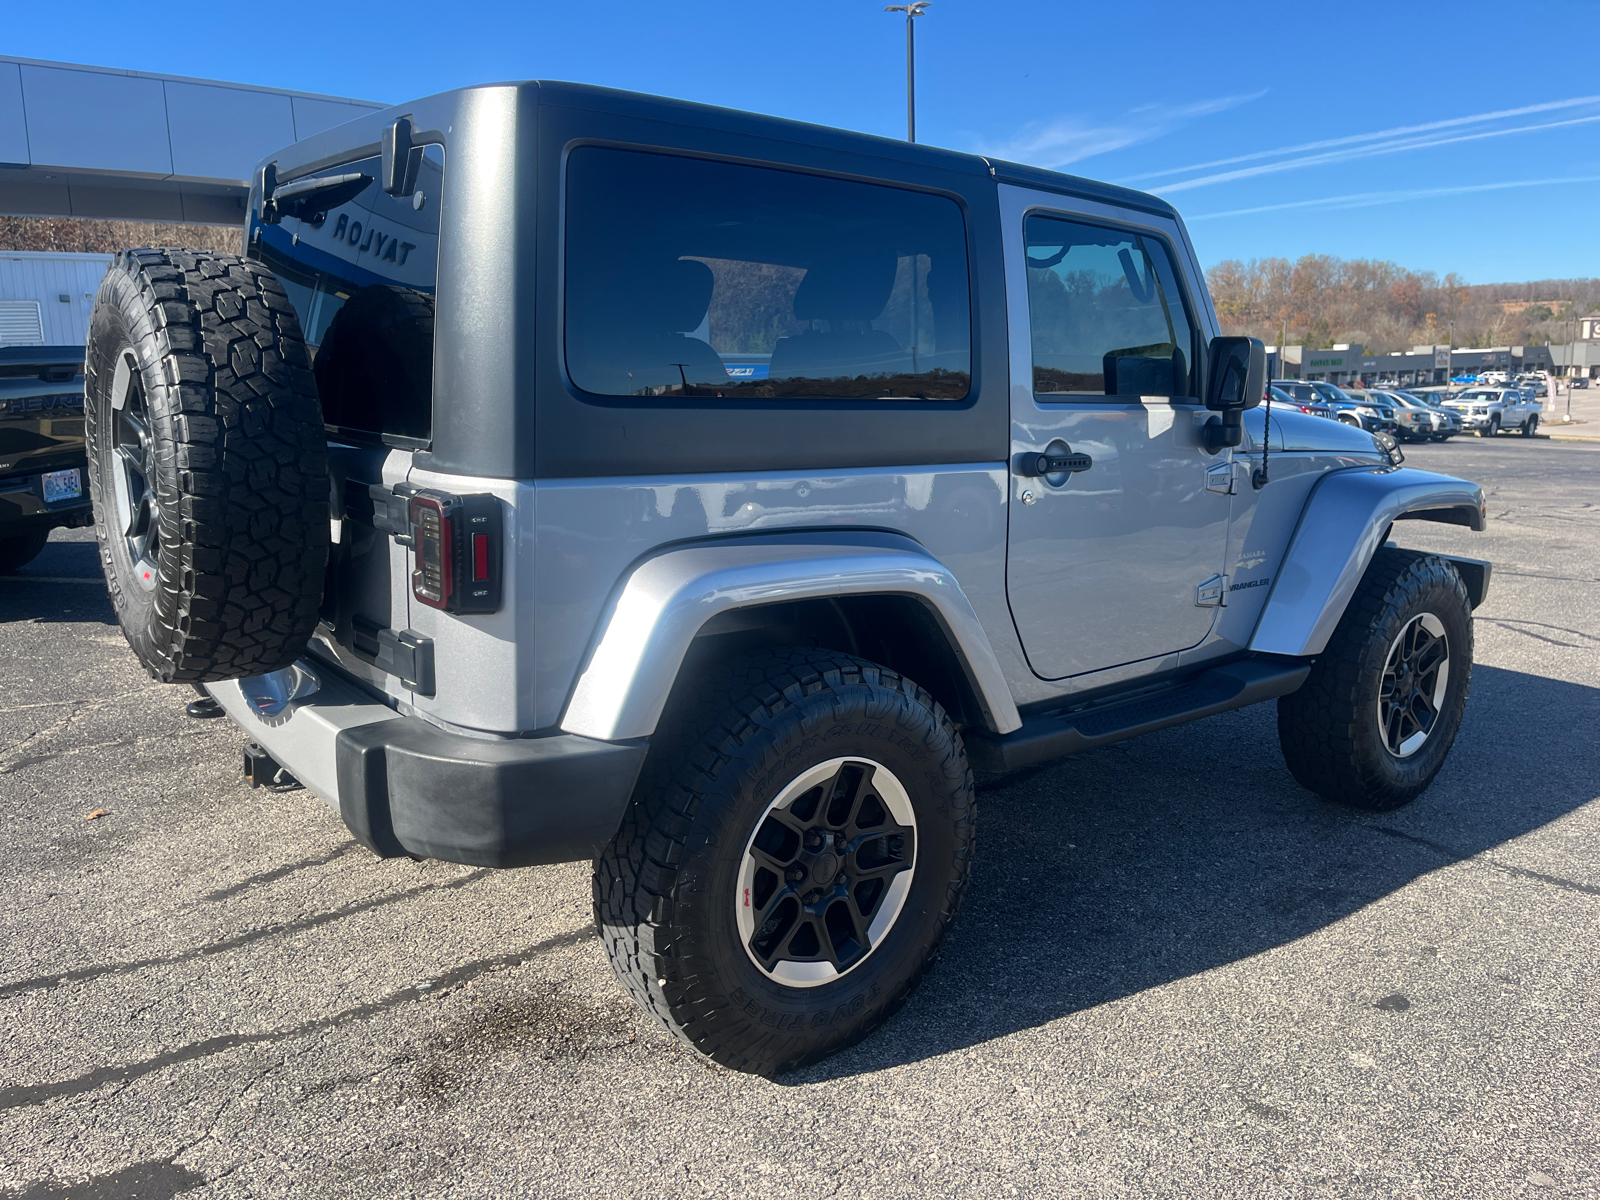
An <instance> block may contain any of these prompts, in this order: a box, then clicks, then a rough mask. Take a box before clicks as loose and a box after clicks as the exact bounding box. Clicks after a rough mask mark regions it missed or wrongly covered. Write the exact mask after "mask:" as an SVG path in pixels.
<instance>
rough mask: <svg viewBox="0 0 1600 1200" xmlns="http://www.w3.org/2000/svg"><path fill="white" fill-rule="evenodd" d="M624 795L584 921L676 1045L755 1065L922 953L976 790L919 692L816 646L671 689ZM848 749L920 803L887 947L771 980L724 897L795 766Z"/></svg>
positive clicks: (831, 1045) (777, 1056) (790, 1058)
mask: <svg viewBox="0 0 1600 1200" xmlns="http://www.w3.org/2000/svg"><path fill="white" fill-rule="evenodd" d="M668 713H669V714H671V716H670V718H669V719H667V720H665V721H664V722H663V727H662V729H661V730H660V732H658V734H657V735H656V737H655V738H654V739H653V742H652V746H651V753H650V758H649V760H648V761H647V763H646V766H645V769H644V773H643V775H642V777H641V780H640V784H639V787H638V789H637V790H636V792H635V797H634V800H633V803H632V804H631V806H630V808H629V810H628V812H627V814H626V816H625V817H624V818H623V822H622V826H621V828H620V830H619V831H618V833H617V835H616V838H615V840H614V841H612V843H611V844H610V846H608V847H607V848H606V849H605V850H604V851H603V852H602V853H601V854H600V856H599V857H598V858H597V859H596V860H595V864H594V911H595V923H596V925H597V926H598V927H599V929H600V933H601V937H602V939H603V941H604V943H605V949H606V954H607V956H608V957H609V958H610V960H611V966H612V968H613V969H614V970H615V971H616V973H617V977H618V978H619V979H620V980H621V981H622V984H623V986H624V987H625V988H626V989H627V991H628V993H629V994H630V995H631V996H632V997H633V999H634V1000H635V1001H636V1002H637V1003H638V1004H639V1006H640V1007H641V1008H642V1009H643V1010H644V1011H645V1012H646V1013H648V1014H649V1015H651V1016H653V1017H655V1018H656V1019H657V1020H659V1021H660V1022H661V1023H662V1025H664V1026H665V1027H666V1028H667V1029H668V1030H669V1031H671V1032H672V1033H673V1034H674V1035H675V1036H676V1037H677V1038H678V1039H679V1040H680V1041H682V1042H683V1043H684V1044H685V1045H687V1046H689V1047H691V1048H692V1049H694V1050H695V1051H696V1052H697V1053H699V1054H702V1055H704V1056H705V1057H707V1058H709V1059H711V1060H712V1061H714V1062H717V1063H720V1064H722V1065H723V1066H726V1067H730V1068H732V1069H735V1070H739V1071H747V1072H751V1073H754V1074H760V1075H773V1074H776V1073H778V1072H781V1071H784V1070H787V1069H791V1068H794V1067H798V1066H803V1065H804V1064H806V1063H809V1062H813V1061H815V1060H817V1059H820V1058H824V1057H826V1056H827V1055H829V1054H832V1053H834V1052H836V1051H838V1050H840V1049H842V1048H843V1047H845V1046H848V1045H850V1044H851V1043H853V1042H855V1041H857V1040H859V1039H860V1038H862V1037H864V1036H866V1034H867V1033H869V1032H870V1031H871V1030H872V1029H873V1028H875V1027H876V1026H878V1025H879V1024H880V1023H882V1022H883V1021H884V1019H885V1018H887V1017H888V1016H889V1015H890V1014H891V1013H893V1012H894V1011H895V1010H896V1009H897V1008H899V1006H900V1005H901V1004H902V1003H903V1002H904V1000H905V999H906V997H907V995H908V994H909V993H910V991H911V989H912V988H913V986H914V985H915V984H916V983H917V981H918V980H919V979H920V978H921V977H922V975H923V973H924V972H925V971H926V970H927V969H928V967H929V966H930V965H931V964H932V962H933V959H934V957H935V955H936V954H937V953H938V950H939V947H940V944H941V943H942V942H943V940H944V936H945V931H946V929H947V928H948V926H949V925H950V922H951V921H952V920H953V919H954V917H955V915H956V911H957V909H959V908H960V906H961V900H962V896H963V894H964V893H965V890H966V885H967V876H968V873H969V870H970V867H971V859H972V848H973V826H974V819H975V791H974V786H973V780H972V772H971V770H970V769H969V767H968V765H967V756H966V751H965V748H964V747H963V745H962V742H961V737H960V734H959V733H958V732H957V731H956V729H955V727H954V726H953V725H952V724H951V722H950V718H949V717H948V716H947V715H946V714H945V712H944V710H943V709H942V708H941V707H940V706H939V704H938V703H937V702H936V701H935V700H934V699H933V697H932V696H930V695H929V694H928V693H927V692H926V691H924V690H923V689H922V688H920V687H918V686H917V685H916V684H915V683H913V682H911V681H910V680H909V679H906V678H904V677H903V676H901V675H898V674H896V673H895V672H894V671H891V670H889V669H888V668H887V667H882V666H879V665H877V664H875V663H871V662H867V661H865V660H863V659H860V658H856V657H854V656H852V655H849V654H843V653H835V652H832V651H826V650H798V649H793V650H773V651H762V652H759V653H756V654H752V655H748V656H745V657H742V658H738V659H735V660H733V661H732V662H730V663H728V664H726V665H724V666H722V667H718V668H715V669H714V670H712V671H711V672H710V674H709V675H708V676H705V677H702V678H700V679H698V680H695V681H694V682H692V683H689V684H685V685H680V688H679V689H678V693H676V694H675V696H674V703H673V704H672V705H669V708H668ZM851 755H862V756H864V757H868V758H871V759H873V760H875V761H877V762H880V763H883V764H885V765H886V766H888V767H889V768H890V769H891V770H892V771H894V772H895V773H896V774H897V776H898V777H899V779H900V780H901V781H902V782H903V783H904V784H905V785H906V790H907V792H908V793H909V794H910V796H911V799H912V804H913V807H914V809H915V811H916V814H917V835H916V836H917V847H916V857H915V867H914V873H913V878H912V883H911V886H910V890H909V892H908V893H907V895H906V899H905V903H904V906H903V907H902V908H901V910H900V913H899V916H898V918H897V919H896V920H895V922H894V924H893V925H892V926H891V927H890V928H889V929H888V932H887V933H886V934H885V935H884V936H883V941H882V942H881V943H879V944H878V945H877V947H876V948H875V949H873V950H872V952H871V953H870V954H869V955H868V956H867V957H866V958H865V959H863V960H862V961H861V962H860V963H859V965H857V966H856V967H854V968H853V969H852V970H850V971H848V972H847V973H845V974H843V975H841V976H839V977H837V978H834V979H831V980H830V981H828V982H826V983H823V984H820V985H817V986H811V987H791V986H786V985H784V984H782V983H779V982H777V981H776V980H774V979H772V978H771V977H769V976H768V975H766V974H765V973H763V972H762V971H761V970H759V969H758V968H757V967H756V966H755V964H754V963H753V962H752V961H751V959H750V957H749V955H748V954H747V953H746V950H745V946H744V944H743V942H742V941H741V940H740V937H739V934H738V931H737V926H736V920H735V902H734V895H735V890H736V886H737V883H736V880H737V877H738V875H737V873H738V870H739V864H740V862H741V860H742V856H743V854H744V848H745V846H746V844H747V842H748V841H749V839H750V837H751V835H752V833H753V832H754V831H755V828H756V824H757V822H759V821H760V820H761V816H762V814H763V813H764V812H765V811H766V807H767V805H768V804H769V803H770V802H771V801H772V799H773V798H774V797H775V796H777V795H779V793H780V791H781V789H782V788H783V787H784V786H785V785H786V784H788V783H789V782H790V781H791V780H793V779H795V778H796V777H797V776H799V775H800V774H801V773H802V772H803V771H805V770H806V769H807V768H808V767H809V766H813V765H815V764H817V763H821V762H826V761H829V760H832V759H834V758H838V757H840V756H851Z"/></svg>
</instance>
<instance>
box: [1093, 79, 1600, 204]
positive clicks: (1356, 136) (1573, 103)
mask: <svg viewBox="0 0 1600 1200" xmlns="http://www.w3.org/2000/svg"><path fill="white" fill-rule="evenodd" d="M1586 104H1600V96H1574V97H1573V98H1572V99H1570V100H1551V101H1549V102H1548V103H1545V104H1526V105H1523V106H1522V107H1521V108H1502V109H1500V110H1499V111H1497V112H1486V113H1476V114H1474V115H1472V116H1468V117H1450V118H1448V119H1446V120H1443V121H1430V122H1428V123H1427V124H1426V125H1400V126H1396V127H1395V128H1394V129H1380V130H1378V131H1377V132H1376V133H1353V134H1350V135H1349V136H1348V137H1337V138H1328V139H1326V140H1324V141H1320V142H1302V143H1301V144H1300V145H1298V146H1281V147H1279V148H1278V149H1276V150H1257V151H1255V152H1254V153H1252V154H1240V155H1238V156H1237V157H1235V158H1216V159H1212V160H1211V161H1210V162H1203V163H1191V164H1189V165H1188V166H1187V167H1169V168H1167V169H1166V170H1164V171H1146V172H1145V173H1144V174H1142V175H1129V176H1128V177H1127V178H1126V179H1124V180H1123V182H1124V183H1137V182H1138V181H1139V180H1141V179H1158V178H1160V177H1161V176H1163V175H1182V174H1183V173H1184V172H1186V171H1207V170H1210V169H1211V168H1212V167H1231V166H1233V165H1234V164H1235V163H1243V162H1256V161H1258V160H1260V159H1263V158H1277V157H1278V156H1279V155H1282V154H1303V153H1305V152H1306V151H1307V150H1328V149H1332V148H1333V147H1335V146H1350V145H1355V144H1357V143H1360V142H1378V141H1382V140H1383V139H1385V138H1395V137H1405V136H1407V135H1409V134H1414V133H1433V132H1436V131H1438V130H1440V129H1453V128H1458V127H1459V126H1462V125H1477V124H1481V123H1483V122H1484V121H1499V120H1503V119H1504V118H1506V117H1525V116H1527V115H1528V114H1530V113H1539V112H1553V111H1555V110H1557V109H1562V108H1581V107H1583V106H1584V105H1586Z"/></svg>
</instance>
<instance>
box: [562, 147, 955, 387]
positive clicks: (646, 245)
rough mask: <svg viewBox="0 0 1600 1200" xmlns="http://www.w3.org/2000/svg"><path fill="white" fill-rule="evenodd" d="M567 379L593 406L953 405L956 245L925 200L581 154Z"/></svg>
mask: <svg viewBox="0 0 1600 1200" xmlns="http://www.w3.org/2000/svg"><path fill="white" fill-rule="evenodd" d="M566 214H567V215H566V312H565V318H566V321H565V345H566V358H567V370H568V373H569V374H570V375H571V377H572V382H573V383H575V384H576V385H577V386H578V387H579V388H581V389H583V390H584V391H586V392H592V393H596V394H598V395H602V396H643V397H661V398H672V397H723V398H728V399H742V398H750V399H806V398H822V399H885V398H896V399H923V400H956V399H961V398H962V397H964V396H966V395H967V393H968V391H969V390H970V387H971V370H972V367H971V359H970V349H969V347H970V344H971V317H970V313H969V309H968V282H967V243H966V229H965V225H964V222H963V219H962V214H961V209H960V207H959V206H958V205H957V204H955V202H953V201H951V200H948V199H946V198H944V197H941V196H931V195H927V194H926V193H921V192H912V191H906V190H902V189H899V188H889V187H882V186H878V185H874V184H864V183H852V182H847V181H844V180H838V179H825V178H821V177H819V176H814V175H802V174H798V173H794V172H788V171H779V170H773V169H769V168H764V167H748V166H739V165H735V164H730V163H718V162H707V161H704V160H701V159H690V158H679V157H674V156H671V155H665V154H649V153H641V152H638V151H627V150H611V149H603V148H600V147H581V148H579V149H578V150H576V151H574V152H573V154H572V155H571V157H570V159H569V164H568V172H567V204H566Z"/></svg>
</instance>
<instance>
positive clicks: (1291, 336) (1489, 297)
mask: <svg viewBox="0 0 1600 1200" xmlns="http://www.w3.org/2000/svg"><path fill="white" fill-rule="evenodd" d="M1206 282H1207V284H1208V285H1209V286H1210V290H1211V298H1212V301H1213V303H1215V304H1216V307H1217V316H1218V318H1219V319H1220V320H1221V322H1222V324H1223V327H1224V329H1225V331H1226V332H1228V333H1231V334H1237V335H1247V336H1251V337H1259V338H1261V339H1262V340H1263V341H1265V342H1266V343H1267V344H1268V345H1275V344H1276V343H1277V342H1278V339H1279V338H1280V337H1281V336H1283V331H1284V328H1285V326H1287V328H1288V344H1289V345H1291V346H1292V345H1297V344H1298V345H1308V346H1313V347H1316V348H1318V349H1326V348H1327V347H1329V346H1332V345H1334V344H1335V343H1341V342H1348V343H1358V342H1359V343H1361V344H1362V345H1364V346H1366V347H1367V348H1368V349H1369V350H1371V351H1375V352H1378V353H1385V352H1391V351H1395V350H1405V349H1408V348H1410V347H1411V346H1414V345H1423V344H1434V345H1441V344H1443V343H1444V342H1445V341H1446V340H1448V339H1449V338H1450V337H1451V332H1450V331H1451V329H1452V328H1453V329H1454V344H1455V345H1457V346H1491V345H1544V344H1548V343H1550V342H1565V341H1570V340H1572V338H1573V336H1574V328H1573V322H1574V318H1575V317H1577V316H1581V315H1584V314H1587V313H1589V312H1593V311H1596V310H1597V309H1600V279H1545V280H1536V281H1532V282H1528V283H1488V284H1468V283H1466V282H1464V281H1463V280H1462V279H1461V277H1460V276H1459V275H1456V274H1454V273H1451V274H1449V275H1445V276H1444V277H1443V278H1441V277H1439V276H1438V275H1436V274H1434V273H1433V272H1432V271H1410V270H1407V269H1406V268H1404V267H1402V266H1400V265H1399V264H1397V263H1392V262H1383V261H1380V260H1377V259H1365V258H1356V259H1342V258H1335V257H1333V256H1332V255H1328V254H1308V255H1306V256H1305V257H1303V258H1300V259H1297V260H1296V261H1294V262H1290V261H1289V260H1288V259H1286V258H1252V259H1250V260H1248V261H1241V260H1239V259H1229V260H1228V261H1226V262H1221V263H1218V264H1217V265H1216V266H1214V267H1212V268H1211V270H1210V271H1208V272H1206Z"/></svg>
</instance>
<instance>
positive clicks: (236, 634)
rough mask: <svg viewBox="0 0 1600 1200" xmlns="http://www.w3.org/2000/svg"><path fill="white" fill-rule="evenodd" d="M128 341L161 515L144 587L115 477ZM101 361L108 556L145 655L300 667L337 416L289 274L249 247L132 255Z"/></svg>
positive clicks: (166, 673)
mask: <svg viewBox="0 0 1600 1200" xmlns="http://www.w3.org/2000/svg"><path fill="white" fill-rule="evenodd" d="M128 354H131V356H132V358H131V360H130V361H129V362H128V367H129V368H130V369H131V372H136V374H137V382H138V385H139V386H140V387H141V388H142V392H141V395H140V402H141V403H142V404H143V405H144V407H145V409H146V413H147V418H148V425H149V432H150V435H151V439H152V456H151V464H152V474H153V478H152V479H150V481H149V482H150V487H149V489H148V491H149V494H150V495H151V496H153V497H154V502H155V505H156V511H157V514H158V515H157V516H156V518H155V519H154V521H153V524H154V526H155V528H156V530H157V532H158V536H159V549H158V550H157V551H156V553H155V555H154V557H153V559H152V560H151V561H152V562H153V564H154V565H155V567H156V568H157V570H156V572H155V574H156V575H157V578H156V579H154V580H152V581H150V582H149V584H147V585H143V586H142V585H141V581H140V580H139V579H136V578H135V574H134V565H133V561H132V559H131V557H130V550H129V546H128V542H127V539H126V538H125V537H124V531H123V530H122V529H121V528H119V527H118V525H119V520H118V509H117V503H116V497H115V494H114V489H115V488H116V487H117V486H118V483H117V480H116V478H115V477H114V476H113V474H112V472H113V470H119V469H121V468H120V466H119V465H118V464H117V461H116V454H117V451H116V449H115V448H114V446H113V442H114V441H115V438H114V437H113V433H112V425H113V423H114V421H115V420H116V419H117V417H118V414H117V412H116V411H115V409H114V405H113V397H112V391H113V386H114V382H115V380H116V378H117V364H118V362H119V360H120V359H122V358H123V356H125V355H128ZM85 374H86V379H85V401H86V402H85V405H84V416H85V434H86V438H87V441H88V455H89V491H90V496H91V497H92V499H93V502H94V513H95V534H96V536H97V537H98V539H99V544H100V561H101V566H102V568H103V570H104V572H105V578H106V586H107V588H108V589H109V591H110V594H111V601H112V604H113V606H114V607H115V609H116V612H117V618H118V621H119V623H120V624H121V626H122V632H123V634H124V636H126V637H127V639H128V644H129V645H130V646H132V647H133V650H134V653H135V654H136V655H137V656H138V658H139V661H140V662H141V663H143V664H144V666H145V667H146V669H148V670H149V672H150V673H151V675H153V676H154V677H155V678H157V679H159V680H161V681H163V682H166V683H202V682H208V681H215V680H223V679H236V678H241V677H245V676H250V675H258V674H261V673H264V672H267V671H272V670H276V669H278V668H280V667H286V666H288V665H289V664H290V663H292V662H293V661H294V660H295V658H296V657H298V656H299V654H300V653H301V652H302V651H303V650H304V648H305V645H306V642H307V640H308V639H309V637H310V635H311V632H312V630H313V629H314V628H315V627H316V621H317V606H318V602H319V600H320V597H321V594H322V585H323V576H324V571H325V568H326V563H327V556H328V541H329V530H328V467H327V440H326V437H325V435H324V433H323V427H322V411H321V406H320V405H319V403H318V401H317V393H316V385H315V382H314V380H313V378H312V374H311V367H310V362H309V360H308V358H307V355H306V348H305V342H304V340H303V338H302V336H301V332H300V324H299V321H298V319H297V318H296V316H295V311H294V308H293V307H292V306H291V305H290V303H289V298H288V296H287V295H286V293H285V292H284V290H283V285H282V284H280V283H279V282H278V280H277V279H276V278H275V277H274V276H273V275H272V273H271V272H270V271H268V270H266V269H265V268H264V267H262V266H260V265H259V264H257V263H254V262H250V261H247V260H245V259H242V258H239V257H237V256H235V255H231V254H217V253H212V252H210V251H202V250H149V249H140V250H126V251H123V252H122V253H121V254H119V255H117V257H116V259H115V260H114V261H113V263H112V264H111V268H110V269H109V270H108V271H107V272H106V275H105V278H104V279H103V280H102V282H101V284H100V290H99V293H98V295H97V296H96V297H95V305H94V312H93V315H92V317H91V319H90V328H89V341H88V358H87V363H86V368H85ZM129 377H130V370H125V371H124V373H123V378H124V379H125V380H126V379H128V378H129ZM124 403H126V401H124Z"/></svg>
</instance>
